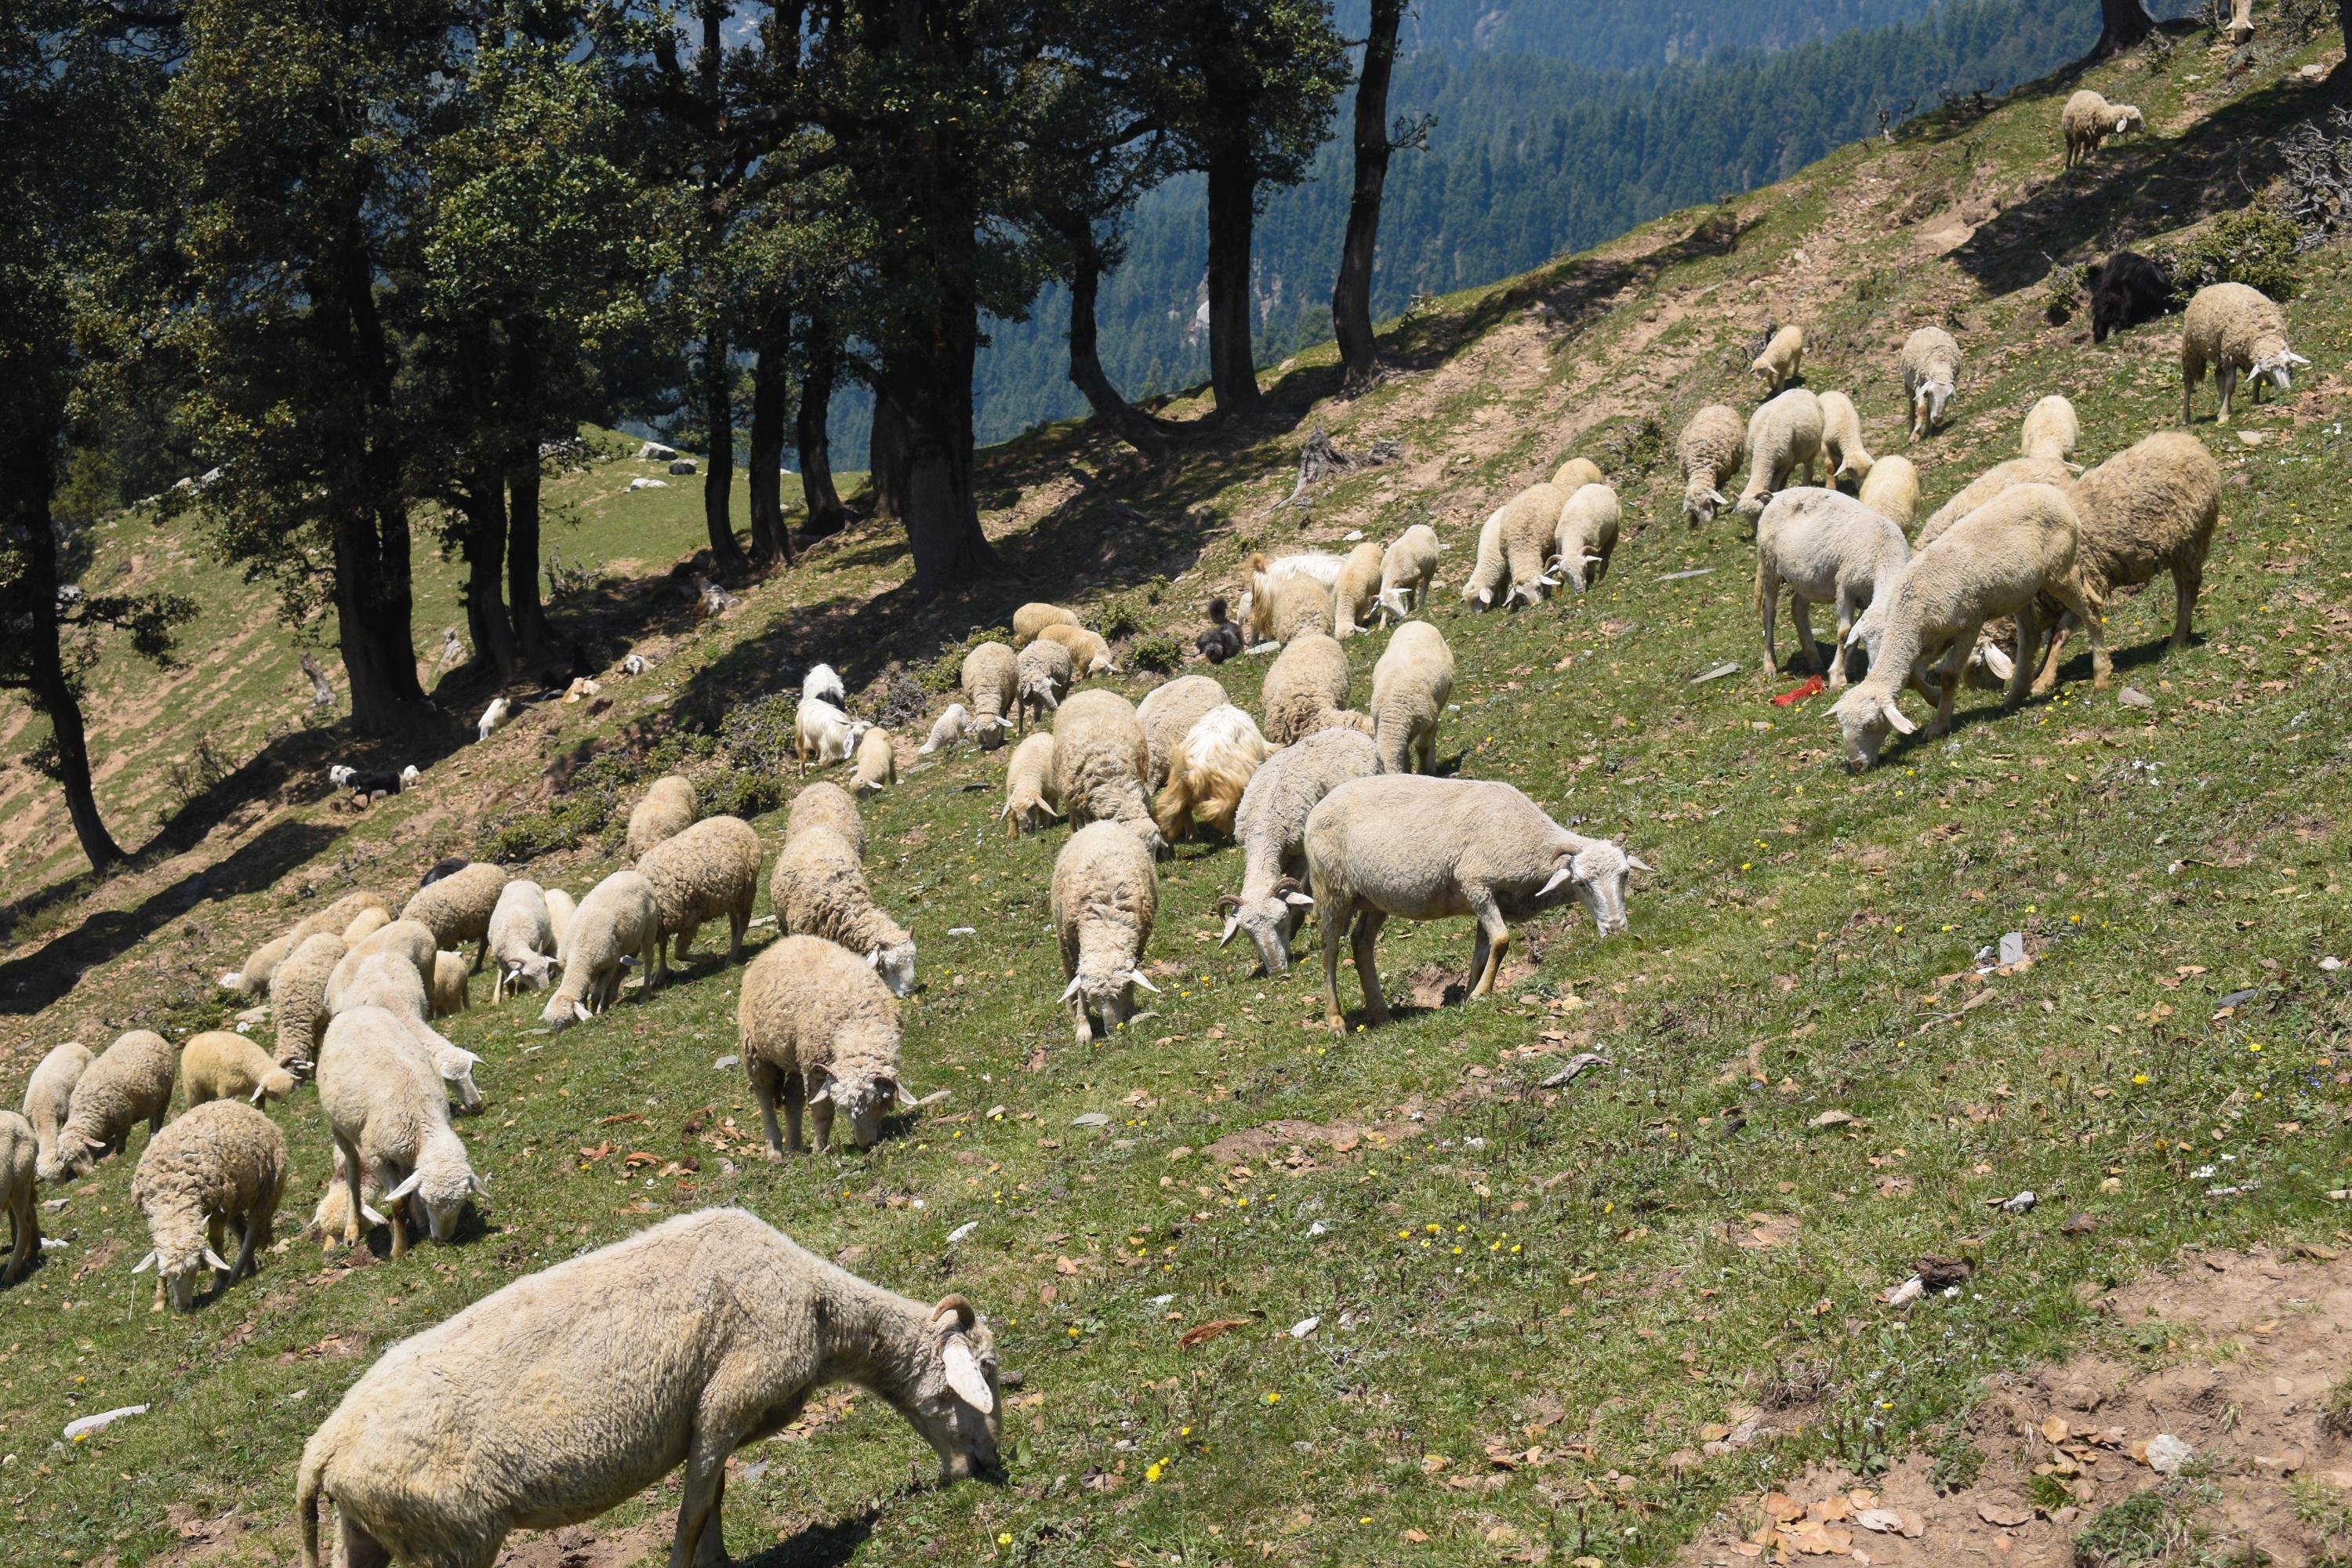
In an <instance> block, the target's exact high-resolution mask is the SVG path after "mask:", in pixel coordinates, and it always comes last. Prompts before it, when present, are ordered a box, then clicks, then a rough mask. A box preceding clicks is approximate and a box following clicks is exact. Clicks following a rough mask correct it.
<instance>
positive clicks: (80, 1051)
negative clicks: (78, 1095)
mask: <svg viewBox="0 0 2352 1568" xmlns="http://www.w3.org/2000/svg"><path fill="white" fill-rule="evenodd" d="M95 1059H96V1058H93V1057H92V1056H91V1055H90V1054H89V1047H88V1046H84V1045H77V1044H75V1043H74V1042H73V1041H71V1040H68V1041H67V1042H66V1043H65V1044H64V1045H62V1046H59V1047H56V1048H55V1049H54V1050H52V1051H50V1052H49V1054H48V1055H47V1056H45V1057H43V1058H41V1060H40V1065H38V1066H37V1067H36V1068H33V1076H32V1077H31V1078H29V1079H26V1080H25V1121H26V1124H27V1125H28V1126H30V1127H31V1128H32V1130H33V1140H34V1143H35V1145H36V1147H37V1164H36V1168H35V1172H34V1173H35V1174H36V1175H37V1176H38V1177H39V1178H40V1179H41V1180H42V1181H44V1182H62V1181H64V1180H66V1178H67V1176H68V1174H69V1173H68V1170H67V1168H66V1163H65V1162H64V1160H62V1159H61V1158H59V1157H58V1132H59V1131H62V1130H63V1129H64V1127H65V1124H66V1119H67V1118H68V1116H69V1115H71V1114H72V1110H73V1094H74V1088H75V1086H76V1085H78V1084H79V1083H80V1082H81V1075H82V1074H83V1073H84V1072H86V1071H88V1070H89V1064H90V1063H91V1062H92V1061H93V1060H95Z"/></svg>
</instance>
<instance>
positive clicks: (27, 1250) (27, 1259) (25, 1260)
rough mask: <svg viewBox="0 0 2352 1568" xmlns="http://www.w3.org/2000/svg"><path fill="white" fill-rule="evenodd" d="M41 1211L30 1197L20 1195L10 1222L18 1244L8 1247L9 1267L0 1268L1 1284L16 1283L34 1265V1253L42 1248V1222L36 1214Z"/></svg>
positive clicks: (9, 1218)
mask: <svg viewBox="0 0 2352 1568" xmlns="http://www.w3.org/2000/svg"><path fill="white" fill-rule="evenodd" d="M38 1213H39V1211H38V1210H37V1208H35V1207H34V1206H33V1204H32V1202H31V1200H30V1199H29V1197H19V1198H18V1199H17V1202H16V1208H15V1209H13V1210H12V1211H10V1213H9V1215H8V1224H9V1226H10V1227H11V1228H12V1229H13V1230H15V1232H16V1245H15V1246H13V1247H10V1248H9V1249H8V1267H7V1268H5V1270H0V1285H14V1284H15V1283H16V1281H17V1280H19V1279H23V1278H24V1277H25V1270H26V1269H27V1268H30V1267H32V1255H33V1254H34V1253H36V1252H38V1251H39V1250H40V1247H41V1244H40V1241H39V1239H38V1237H39V1236H40V1234H41V1232H40V1222H39V1221H38V1220H37V1219H36V1218H35V1217H34V1216H35V1215H37V1214H38Z"/></svg>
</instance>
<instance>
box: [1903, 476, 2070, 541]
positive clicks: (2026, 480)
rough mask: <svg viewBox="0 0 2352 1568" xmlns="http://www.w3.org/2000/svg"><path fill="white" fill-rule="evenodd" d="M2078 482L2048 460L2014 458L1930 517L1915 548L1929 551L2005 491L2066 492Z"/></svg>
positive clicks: (1967, 486) (1962, 489) (1972, 482)
mask: <svg viewBox="0 0 2352 1568" xmlns="http://www.w3.org/2000/svg"><path fill="white" fill-rule="evenodd" d="M2072 483H2074V471H2073V470H2072V469H2070V468H2067V467H2066V465H2065V464H2063V463H2060V462H2054V461H2053V460H2052V459H2050V458H2010V459H2009V460H2008V461H2007V462H2005V463H1995V464H1994V465H1993V466H1992V467H1991V468H1987V469H1986V470H1985V471H1984V472H1983V473H1981V474H1979V475H1978V476H1977V477H1976V478H1975V479H1970V480H1969V482H1968V483H1967V484H1965V485H1963V486H1961V487H1960V490H1959V493H1958V495H1955V496H1954V497H1952V499H1951V500H1948V501H1946V502H1945V503H1944V504H1943V505H1941V506H1939V507H1937V509H1936V510H1934V511H1931V512H1929V513H1928V514H1927V521H1926V522H1923V523H1921V524H1920V525H1919V536H1918V538H1917V540H1916V542H1915V548H1916V549H1920V550H1925V549H1926V548H1927V546H1928V545H1930V544H1932V543H1934V542H1936V541H1937V539H1938V538H1940V537H1942V535H1943V532H1944V531H1945V530H1946V529H1948V528H1949V527H1951V526H1952V524H1954V523H1956V522H1958V521H1960V519H1962V518H1964V517H1966V516H1968V515H1969V513H1970V512H1972V511H1974V510H1977V508H1979V507H1980V506H1982V505H1984V503H1985V502H1987V501H1989V500H1992V498H1993V497H1995V496H1997V495H1999V494H2000V492H2001V491H2003V490H2007V489H2015V488H2016V487H2018V486H2019V485H2056V486H2058V487H2059V488H2060V489H2064V488H2065V487H2066V486H2068V485H2070V484H2072Z"/></svg>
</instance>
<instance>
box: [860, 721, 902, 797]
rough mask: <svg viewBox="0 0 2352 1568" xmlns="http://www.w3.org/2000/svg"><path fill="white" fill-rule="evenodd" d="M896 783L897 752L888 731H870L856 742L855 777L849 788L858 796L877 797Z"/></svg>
mask: <svg viewBox="0 0 2352 1568" xmlns="http://www.w3.org/2000/svg"><path fill="white" fill-rule="evenodd" d="M897 783H898V747H897V744H896V743H895V742H893V741H892V740H891V738H890V731H887V730H884V729H879V728H877V729H872V730H868V731H866V734H865V736H864V737H863V738H862V739H861V740H859V742H857V775H856V777H855V778H853V779H851V780H850V781H849V784H850V787H851V788H852V789H855V790H856V791H857V793H858V794H860V795H877V794H879V793H880V792H881V791H883V790H885V789H887V788H888V787H889V786H890V785H892V784H897Z"/></svg>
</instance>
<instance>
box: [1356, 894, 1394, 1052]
mask: <svg viewBox="0 0 2352 1568" xmlns="http://www.w3.org/2000/svg"><path fill="white" fill-rule="evenodd" d="M1388 921H1389V917H1388V911H1387V910H1370V909H1368V910H1364V911H1363V912H1362V913H1361V914H1359V915H1358V916H1357V917H1356V929H1355V931H1353V932H1352V933H1350V937H1349V945H1350V948H1351V950H1352V952H1353V953H1354V955H1355V960H1356V979H1357V981H1358V982H1359V983H1360V984H1361V985H1362V986H1363V988H1364V1022H1366V1023H1367V1024H1385V1023H1387V1022H1388V1021H1389V1005H1388V1000H1387V998H1385V997H1383V996H1382V995H1381V969H1380V963H1379V958H1378V955H1377V952H1376V951H1375V947H1376V944H1377V943H1378V942H1379V941H1380V936H1381V927H1382V926H1384V925H1386V924H1388Z"/></svg>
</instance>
